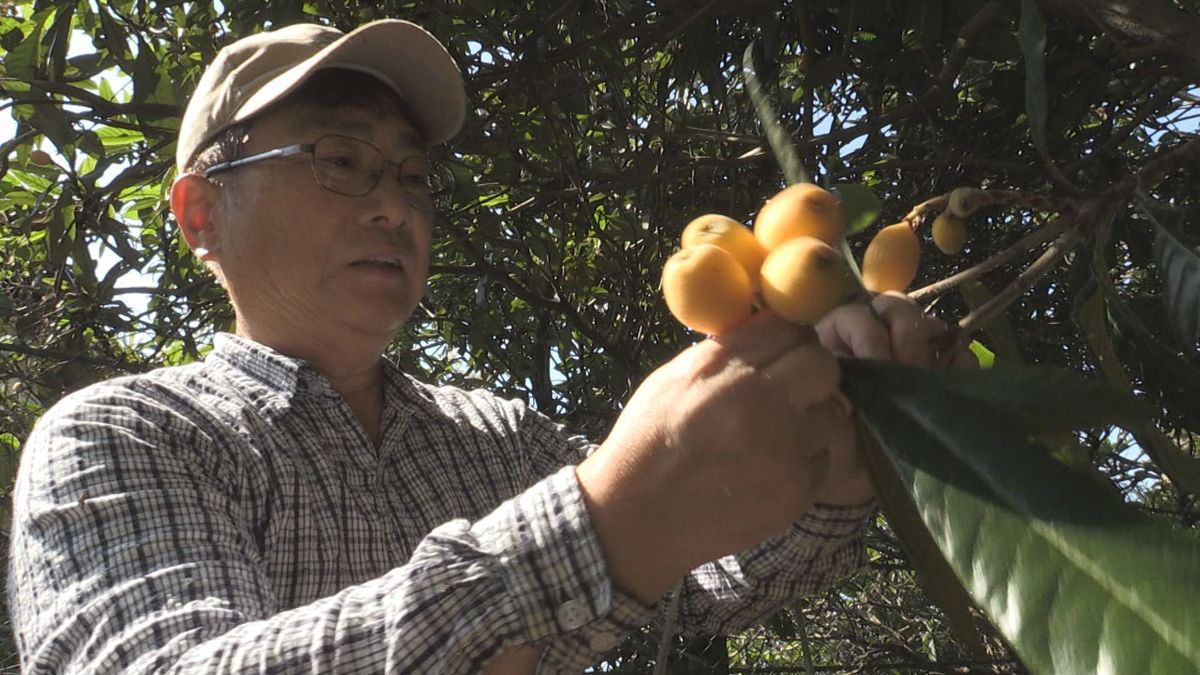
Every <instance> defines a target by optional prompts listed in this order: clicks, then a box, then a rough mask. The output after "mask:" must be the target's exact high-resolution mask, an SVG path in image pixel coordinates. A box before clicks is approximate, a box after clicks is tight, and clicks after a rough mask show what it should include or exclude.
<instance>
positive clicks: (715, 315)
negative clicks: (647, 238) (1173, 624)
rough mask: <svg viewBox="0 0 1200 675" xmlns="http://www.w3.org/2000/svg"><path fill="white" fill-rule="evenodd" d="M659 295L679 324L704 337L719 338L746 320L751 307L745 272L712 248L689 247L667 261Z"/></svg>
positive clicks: (710, 245)
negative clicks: (661, 295)
mask: <svg viewBox="0 0 1200 675" xmlns="http://www.w3.org/2000/svg"><path fill="white" fill-rule="evenodd" d="M662 291H663V297H664V298H665V299H666V301H667V308H668V309H670V310H671V314H672V315H674V316H675V318H676V319H678V320H679V322H680V323H682V324H683V325H685V326H687V327H688V328H691V329H692V330H695V331H699V332H701V333H706V334H708V335H720V334H721V333H723V332H725V331H726V330H728V329H729V328H732V327H733V326H735V325H736V324H738V323H740V322H741V321H743V320H745V319H747V318H749V317H750V314H751V312H752V311H753V307H754V289H753V287H752V286H751V283H750V277H749V276H747V274H746V270H745V269H743V268H742V266H741V264H740V263H738V261H737V260H736V259H735V258H734V257H733V256H732V255H730V254H729V252H728V251H726V250H725V249H723V248H721V247H720V246H717V245H715V244H696V245H695V246H689V247H688V248H684V249H681V250H679V251H677V252H676V253H675V254H674V255H672V256H671V257H670V258H668V259H667V262H666V264H664V265H663V275H662Z"/></svg>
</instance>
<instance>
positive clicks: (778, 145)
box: [742, 42, 811, 185]
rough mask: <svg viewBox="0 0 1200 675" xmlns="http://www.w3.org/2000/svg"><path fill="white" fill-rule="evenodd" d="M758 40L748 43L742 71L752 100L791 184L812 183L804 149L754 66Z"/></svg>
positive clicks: (788, 182) (743, 57) (776, 156)
mask: <svg viewBox="0 0 1200 675" xmlns="http://www.w3.org/2000/svg"><path fill="white" fill-rule="evenodd" d="M756 44H757V42H751V43H750V44H749V45H747V46H746V51H745V52H743V53H742V73H743V75H744V76H745V78H746V88H747V90H748V91H749V92H750V100H751V101H753V102H754V110H755V111H756V112H757V113H758V121H759V122H760V123H761V124H762V126H763V131H764V132H765V133H766V135H767V142H768V143H770V144H771V152H772V153H774V155H775V161H777V162H779V168H780V169H781V170H782V171H783V177H784V179H785V180H786V181H787V184H788V185H794V184H796V183H809V182H811V181H810V180H809V178H808V173H807V172H806V171H805V170H804V164H803V162H801V160H800V153H799V152H796V147H795V146H794V145H792V138H791V136H789V135H788V132H787V130H785V129H784V128H783V125H782V124H780V123H779V115H778V114H777V113H776V112H775V106H774V105H772V104H771V98H770V97H769V96H768V95H767V92H766V91H765V90H764V89H763V86H762V83H761V82H759V81H758V75H757V74H756V71H755V68H754V47H755V45H756Z"/></svg>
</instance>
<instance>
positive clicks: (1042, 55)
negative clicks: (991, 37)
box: [1017, 0, 1049, 157]
mask: <svg viewBox="0 0 1200 675" xmlns="http://www.w3.org/2000/svg"><path fill="white" fill-rule="evenodd" d="M1017 40H1018V42H1020V44H1021V54H1022V55H1023V57H1024V59H1025V114H1026V115H1027V116H1028V117H1029V131H1030V133H1032V134H1033V143H1034V145H1035V146H1036V147H1037V149H1038V152H1040V153H1041V154H1042V156H1043V157H1045V156H1047V154H1048V151H1047V149H1046V118H1047V116H1048V110H1049V103H1048V100H1047V99H1048V95H1047V93H1046V21H1045V20H1044V19H1043V18H1042V12H1041V10H1039V9H1038V6H1037V2H1036V1H1035V0H1021V27H1020V30H1019V31H1018V32H1017Z"/></svg>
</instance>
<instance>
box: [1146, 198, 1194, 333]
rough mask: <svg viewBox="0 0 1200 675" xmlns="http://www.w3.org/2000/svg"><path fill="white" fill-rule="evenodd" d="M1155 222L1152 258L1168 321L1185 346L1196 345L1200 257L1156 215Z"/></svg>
mask: <svg viewBox="0 0 1200 675" xmlns="http://www.w3.org/2000/svg"><path fill="white" fill-rule="evenodd" d="M1151 220H1152V222H1153V223H1154V229H1155V236H1154V259H1155V262H1156V263H1157V264H1158V274H1159V276H1160V277H1161V278H1162V281H1163V284H1164V285H1165V286H1166V291H1167V309H1168V310H1169V312H1168V313H1169V315H1170V317H1171V325H1172V326H1174V327H1175V332H1176V333H1178V334H1179V337H1180V338H1181V339H1182V340H1183V344H1184V347H1185V348H1187V349H1195V348H1196V343H1197V342H1200V257H1198V256H1197V255H1196V252H1195V251H1193V250H1192V249H1190V248H1188V247H1187V246H1186V245H1184V244H1183V242H1181V241H1179V240H1178V239H1176V238H1175V235H1174V234H1173V233H1172V232H1171V231H1170V230H1169V229H1167V227H1166V226H1165V225H1163V224H1162V223H1161V222H1160V221H1159V220H1158V219H1157V218H1152V219H1151Z"/></svg>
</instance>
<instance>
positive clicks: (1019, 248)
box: [908, 218, 1068, 302]
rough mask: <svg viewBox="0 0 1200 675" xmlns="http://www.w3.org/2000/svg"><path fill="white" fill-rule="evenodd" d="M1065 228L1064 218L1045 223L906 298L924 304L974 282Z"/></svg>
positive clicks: (1048, 239)
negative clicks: (989, 255)
mask: <svg viewBox="0 0 1200 675" xmlns="http://www.w3.org/2000/svg"><path fill="white" fill-rule="evenodd" d="M1067 227H1068V223H1067V221H1066V219H1065V218H1059V219H1058V220H1055V221H1054V222H1051V223H1047V224H1046V225H1043V226H1042V227H1039V228H1038V229H1036V230H1034V231H1032V232H1030V233H1029V234H1026V235H1025V236H1024V237H1021V238H1020V239H1018V240H1017V241H1016V243H1014V244H1013V245H1012V246H1009V247H1008V248H1006V249H1004V250H1003V251H1001V252H999V253H997V254H995V255H993V256H991V257H989V258H988V259H987V260H984V261H983V262H981V263H979V264H978V265H975V266H973V267H969V268H967V269H965V270H963V271H961V272H958V273H957V274H952V275H950V276H948V277H946V278H945V279H941V280H939V281H935V282H933V283H932V284H929V285H928V286H924V287H922V288H918V289H917V290H915V291H913V292H912V293H909V294H908V297H910V298H912V299H913V300H914V301H915V302H924V301H926V300H929V299H931V298H934V297H937V296H938V295H941V294H942V293H945V292H946V291H948V290H950V289H952V288H955V287H957V286H959V285H961V284H965V283H967V282H968V281H974V280H975V279H978V278H979V277H981V276H983V275H985V274H987V273H988V272H990V271H992V270H994V269H996V268H997V267H999V266H1001V265H1003V264H1005V263H1007V262H1008V261H1010V260H1012V259H1013V258H1016V257H1017V256H1020V255H1023V254H1025V253H1027V252H1029V251H1031V250H1033V249H1034V248H1036V247H1037V246H1039V245H1041V244H1043V243H1045V242H1047V241H1050V240H1051V239H1053V238H1054V237H1056V236H1058V235H1059V234H1061V233H1062V232H1063V230H1065V229H1067Z"/></svg>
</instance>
